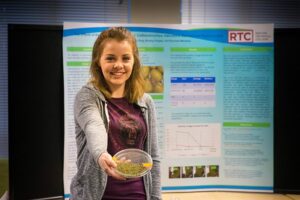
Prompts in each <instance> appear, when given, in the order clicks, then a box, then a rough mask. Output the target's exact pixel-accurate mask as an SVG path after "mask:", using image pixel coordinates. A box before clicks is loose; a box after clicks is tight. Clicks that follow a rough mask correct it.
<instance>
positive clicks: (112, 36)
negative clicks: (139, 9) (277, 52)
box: [71, 27, 161, 200]
mask: <svg viewBox="0 0 300 200" xmlns="http://www.w3.org/2000/svg"><path fill="white" fill-rule="evenodd" d="M90 71H91V79H90V81H89V83H87V84H86V85H85V86H83V87H82V89H81V90H80V91H79V92H78V94H77V95H76V98H75V105H74V117H75V132H76V142H77V168H78V171H77V173H76V175H75V176H74V178H73V179H72V183H71V199H74V200H79V199H82V200H92V199H93V200H94V199H104V200H107V199H130V200H132V199H135V200H142V199H143V200H145V199H147V200H148V199H161V191H160V189H161V188H160V180H161V179H160V162H159V154H158V147H157V132H156V113H155V107H154V102H153V100H152V99H151V97H150V96H149V95H148V94H146V93H144V89H143V79H142V77H141V74H140V71H141V63H140V59H139V53H138V48H137V44H136V39H135V37H134V36H133V34H132V33H131V32H129V31H128V30H127V29H125V28H122V27H113V28H110V29H107V30H105V31H103V32H102V33H101V34H100V35H99V36H98V38H97V40H96V41H95V43H94V47H93V52H92V63H91V67H90ZM126 148H138V149H142V150H144V151H146V152H148V153H149V154H150V155H151V157H152V159H153V167H152V169H151V171H150V173H148V174H147V175H145V176H144V177H141V178H134V179H126V178H124V177H122V176H120V175H119V174H117V173H116V172H115V168H116V163H115V162H114V160H113V159H112V156H113V155H114V154H115V153H116V152H118V151H120V150H123V149H126Z"/></svg>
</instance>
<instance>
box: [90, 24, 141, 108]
mask: <svg viewBox="0 0 300 200" xmlns="http://www.w3.org/2000/svg"><path fill="white" fill-rule="evenodd" d="M109 40H117V41H119V42H120V41H124V40H125V41H128V42H129V44H130V45H131V47H132V52H133V57H134V64H133V69H132V73H131V75H130V77H129V79H128V80H127V81H126V84H125V98H127V99H128V101H129V102H131V103H134V102H137V101H138V99H139V98H141V97H142V96H143V94H144V79H143V78H142V75H141V62H140V58H139V51H138V47H137V42H136V39H135V37H134V35H133V34H132V33H131V32H130V31H129V30H127V29H126V28H124V27H112V28H109V29H107V30H105V31H103V32H101V34H100V35H99V36H98V38H97V40H96V41H95V43H94V47H93V52H92V62H91V66H90V73H91V79H90V82H91V83H92V84H93V85H94V86H95V87H96V88H97V89H98V90H100V91H101V92H102V93H103V94H104V96H105V97H106V98H111V91H110V89H109V87H108V84H107V83H106V80H105V78H104V76H103V73H102V70H101V68H100V66H99V59H100V57H101V55H102V53H103V49H104V46H105V43H106V42H107V41H109Z"/></svg>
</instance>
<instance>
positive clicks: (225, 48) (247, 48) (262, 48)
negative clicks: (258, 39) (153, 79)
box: [223, 47, 273, 52]
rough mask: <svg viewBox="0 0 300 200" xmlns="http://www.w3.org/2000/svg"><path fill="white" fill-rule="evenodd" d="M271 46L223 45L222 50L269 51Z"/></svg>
mask: <svg viewBox="0 0 300 200" xmlns="http://www.w3.org/2000/svg"><path fill="white" fill-rule="evenodd" d="M272 50H273V48H272V47H224V49H223V51H224V52H269V51H272Z"/></svg>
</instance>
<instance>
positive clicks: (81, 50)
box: [67, 47, 92, 52]
mask: <svg viewBox="0 0 300 200" xmlns="http://www.w3.org/2000/svg"><path fill="white" fill-rule="evenodd" d="M67 51H70V52H83V51H87V52H90V51H92V47H67Z"/></svg>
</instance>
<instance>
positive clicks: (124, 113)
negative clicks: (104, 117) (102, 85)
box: [102, 98, 147, 200]
mask: <svg viewBox="0 0 300 200" xmlns="http://www.w3.org/2000/svg"><path fill="white" fill-rule="evenodd" d="M107 108H108V113H109V119H110V121H109V128H108V148H107V151H108V153H110V154H111V155H114V154H116V153H117V152H118V151H121V150H123V149H126V148H138V149H142V150H143V147H144V143H145V139H146V135H147V128H146V123H145V121H144V117H143V114H142V111H141V109H140V108H139V106H137V105H136V104H132V103H129V102H128V101H127V99H126V98H111V99H107ZM102 199H104V200H108V199H136V200H142V199H143V200H144V199H146V194H145V188H144V183H143V179H142V178H135V179H128V180H126V181H120V180H116V179H114V178H112V177H111V176H109V177H108V179H107V185H106V189H105V192H104V195H103V198H102Z"/></svg>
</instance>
